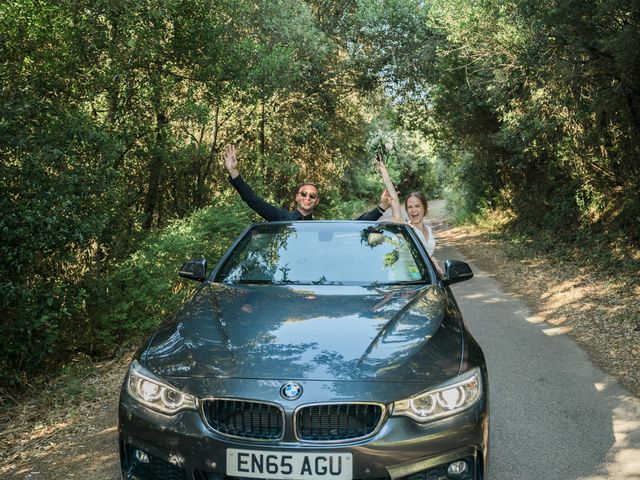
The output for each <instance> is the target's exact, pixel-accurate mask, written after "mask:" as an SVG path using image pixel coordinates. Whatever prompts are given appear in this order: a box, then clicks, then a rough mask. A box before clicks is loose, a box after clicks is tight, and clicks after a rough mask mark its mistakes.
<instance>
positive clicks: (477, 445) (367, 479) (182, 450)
mask: <svg viewBox="0 0 640 480" xmlns="http://www.w3.org/2000/svg"><path fill="white" fill-rule="evenodd" d="M488 431H489V415H488V410H487V401H486V397H485V398H482V399H481V400H480V401H479V402H478V403H477V404H475V405H474V406H473V407H471V408H470V409H468V410H466V411H464V412H462V413H460V414H458V415H455V416H452V417H449V418H445V419H441V420H437V421H434V422H431V423H428V424H426V425H420V424H418V423H416V422H415V421H413V420H411V419H409V418H406V417H388V418H387V419H386V421H385V422H384V424H383V426H382V428H381V429H380V430H379V431H377V433H376V434H375V435H373V436H372V437H369V438H367V439H365V440H359V441H355V442H351V443H348V442H345V443H339V444H330V445H322V444H317V443H309V444H305V443H303V442H289V441H279V442H267V441H264V442H259V441H242V440H240V439H234V438H226V437H223V436H221V435H219V434H217V433H215V432H213V431H211V430H210V429H209V428H208V427H207V426H206V425H205V423H204V422H203V420H202V417H201V414H200V413H199V412H197V411H183V412H181V413H178V414H177V415H174V416H166V415H163V414H160V413H156V412H154V411H151V410H149V409H147V408H146V407H144V406H143V405H141V404H139V403H138V402H136V401H135V400H133V399H131V398H130V397H129V396H128V395H127V394H126V393H125V392H123V393H122V395H121V401H120V422H119V438H120V460H121V467H122V471H123V477H124V478H125V479H132V480H133V479H139V480H165V479H166V480H182V479H184V480H232V479H234V480H235V479H239V478H240V477H228V476H226V471H227V469H226V450H227V448H238V449H251V450H261V451H279V452H282V451H294V452H313V453H333V452H342V453H351V455H352V458H353V462H352V464H353V479H354V480H355V479H357V480H392V479H402V480H432V479H433V480H449V479H453V478H456V480H484V479H486V470H487V467H488V465H487V463H488V462H487V455H488V451H487V450H488ZM136 450H140V451H142V452H144V453H145V454H146V456H147V458H146V459H147V461H146V462H143V461H140V459H139V458H136ZM138 455H140V454H139V453H138ZM457 460H465V461H466V462H467V463H468V465H469V467H470V470H469V473H468V474H467V475H465V476H461V477H450V476H447V473H446V468H447V466H448V465H449V464H450V463H451V462H454V461H457Z"/></svg>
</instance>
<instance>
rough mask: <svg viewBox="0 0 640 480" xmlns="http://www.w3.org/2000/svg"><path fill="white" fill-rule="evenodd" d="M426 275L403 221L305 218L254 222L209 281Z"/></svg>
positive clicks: (312, 281)
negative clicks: (277, 221) (383, 221)
mask: <svg viewBox="0 0 640 480" xmlns="http://www.w3.org/2000/svg"><path fill="white" fill-rule="evenodd" d="M430 278H431V277H430V275H429V269H428V267H427V265H426V263H425V261H424V259H423V257H422V256H421V254H420V252H419V250H418V248H417V247H416V244H415V242H414V239H413V237H412V236H411V235H410V234H409V233H408V232H407V229H406V227H405V226H402V225H393V224H375V225H372V224H369V223H364V222H344V223H341V222H308V221H307V222H297V223H263V224H258V225H254V226H253V227H252V228H251V229H250V230H249V231H248V232H247V233H246V234H245V236H244V237H243V238H242V239H241V241H240V242H239V243H238V244H237V245H236V247H235V248H234V250H233V251H232V252H231V254H230V255H229V256H228V257H227V259H226V261H225V262H224V264H223V265H222V267H221V268H220V270H219V271H218V273H217V275H216V277H215V281H218V282H224V283H231V284H236V283H245V284H261V283H266V284H271V283H273V284H299V285H371V284H399V283H425V282H429V281H430Z"/></svg>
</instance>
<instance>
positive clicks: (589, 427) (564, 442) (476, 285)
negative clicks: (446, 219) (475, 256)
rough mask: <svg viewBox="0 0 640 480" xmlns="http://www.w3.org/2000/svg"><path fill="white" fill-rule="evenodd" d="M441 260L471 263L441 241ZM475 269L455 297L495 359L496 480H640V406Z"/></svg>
mask: <svg viewBox="0 0 640 480" xmlns="http://www.w3.org/2000/svg"><path fill="white" fill-rule="evenodd" d="M435 256H436V257H437V258H438V259H439V260H441V261H442V260H444V259H448V258H452V259H459V260H466V259H465V257H464V256H463V255H462V254H461V253H460V252H459V251H458V250H456V249H455V248H454V247H452V246H451V245H447V244H446V243H443V242H440V243H439V244H438V247H437V250H436V252H435ZM470 265H471V267H472V269H473V271H474V274H475V275H474V278H473V279H471V280H469V281H466V282H463V283H460V284H458V285H454V286H452V290H453V292H454V295H455V296H456V299H457V301H458V304H459V306H460V308H461V310H462V312H463V315H464V317H465V321H466V322H467V324H468V326H469V329H470V330H471V332H472V333H473V335H474V337H475V338H476V339H477V340H478V342H479V343H480V345H481V346H482V348H483V350H484V352H485V356H486V359H487V365H488V370H489V384H490V409H491V417H490V418H491V420H490V425H491V436H490V438H491V466H490V480H508V479H518V480H540V479H544V480H596V479H597V480H600V479H615V480H631V479H634V480H635V479H640V399H638V398H636V397H634V396H633V395H631V394H630V393H629V392H628V391H626V390H625V389H623V388H622V387H621V386H619V384H618V383H616V381H615V380H614V379H613V378H612V377H610V376H608V375H606V374H605V373H603V372H602V370H600V369H599V368H597V367H596V366H594V365H593V363H592V362H591V360H590V359H589V357H588V356H587V354H586V353H585V352H584V351H582V350H581V349H580V347H579V346H578V345H577V344H576V343H575V342H574V341H573V340H572V339H571V338H570V337H569V336H568V335H567V334H566V332H564V331H563V330H562V329H560V328H554V327H553V326H551V325H549V324H546V323H543V322H541V320H540V319H538V318H536V317H535V316H534V315H533V314H532V313H531V311H530V310H529V309H528V307H527V306H526V305H525V304H524V303H523V302H522V301H520V300H519V299H518V298H516V297H515V296H514V295H512V294H509V293H507V292H505V289H503V288H502V287H501V286H500V285H499V284H498V283H497V282H496V281H495V280H494V279H493V278H492V276H491V275H489V274H487V273H485V272H483V271H481V270H480V269H479V268H478V267H477V266H476V265H474V264H473V263H470Z"/></svg>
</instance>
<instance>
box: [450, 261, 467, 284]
mask: <svg viewBox="0 0 640 480" xmlns="http://www.w3.org/2000/svg"><path fill="white" fill-rule="evenodd" d="M444 275H445V278H444V284H445V285H451V284H454V283H458V282H464V281H465V280H469V279H471V278H473V272H472V271H471V267H470V266H469V264H468V263H467V262H461V261H460V260H445V262H444Z"/></svg>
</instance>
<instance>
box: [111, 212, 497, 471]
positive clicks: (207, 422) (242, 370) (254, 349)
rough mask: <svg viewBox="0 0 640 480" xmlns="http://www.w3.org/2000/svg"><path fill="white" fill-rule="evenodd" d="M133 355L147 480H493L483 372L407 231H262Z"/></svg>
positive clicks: (128, 454) (126, 422)
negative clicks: (489, 473)
mask: <svg viewBox="0 0 640 480" xmlns="http://www.w3.org/2000/svg"><path fill="white" fill-rule="evenodd" d="M179 275H180V276H181V277H184V278H186V279H190V280H193V281H196V282H198V284H197V286H196V288H195V291H194V293H193V294H192V295H191V296H190V298H189V299H188V300H187V301H185V302H184V303H183V304H182V306H181V307H180V308H179V309H178V310H177V311H176V312H174V313H173V314H172V315H170V316H169V318H167V319H165V321H164V322H163V323H162V324H161V325H160V327H159V328H158V329H157V330H156V331H155V332H154V333H153V334H152V335H151V336H150V337H149V338H148V339H147V340H146V342H145V343H144V345H143V346H142V347H141V348H140V349H139V350H138V352H137V353H136V355H135V357H134V359H133V361H132V363H131V365H130V367H129V369H128V372H127V375H126V378H125V380H124V383H123V387H122V391H121V395H120V404H119V444H120V463H121V468H122V473H123V477H124V478H125V479H141V480H164V479H167V480H169V479H170V480H177V479H188V480H193V479H197V480H244V479H278V480H307V479H330V480H356V479H357V480H387V479H404V480H432V479H433V480H449V479H451V480H481V479H486V478H487V470H488V454H489V452H488V430H489V410H488V403H489V402H488V381H487V370H486V366H485V360H484V356H483V353H482V350H481V349H480V347H479V345H478V344H477V342H476V341H475V340H474V338H473V337H472V336H471V334H470V333H469V331H468V330H467V327H466V325H465V322H464V320H463V318H462V316H461V314H460V311H459V309H458V306H457V304H456V301H455V299H454V297H453V295H452V292H451V290H450V288H449V286H450V285H451V284H454V283H456V282H460V281H463V280H467V279H469V278H471V277H472V276H473V273H472V271H471V269H470V268H469V265H468V264H466V263H465V262H461V261H456V260H447V261H445V262H444V264H443V268H442V269H439V268H437V267H436V265H435V264H434V262H433V260H432V259H431V258H430V257H429V255H428V254H427V252H426V251H425V249H424V247H423V245H422V244H421V242H420V240H419V239H418V238H417V237H416V235H415V234H414V233H413V231H412V228H411V227H409V226H407V225H400V224H395V223H375V222H363V221H305V222H272V223H260V224H256V225H252V226H250V227H249V228H247V230H246V231H245V232H244V233H243V234H241V235H240V236H239V238H238V239H237V240H236V241H235V243H234V244H233V245H232V246H231V247H230V248H229V250H228V251H227V253H226V254H225V255H224V256H223V257H222V258H221V260H220V261H219V262H218V263H217V265H216V266H215V267H214V268H213V269H212V270H211V271H210V272H208V271H207V262H206V260H205V259H197V260H191V261H188V262H186V263H185V264H184V265H183V266H182V267H181V269H180V272H179Z"/></svg>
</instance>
